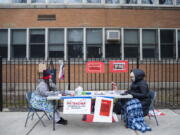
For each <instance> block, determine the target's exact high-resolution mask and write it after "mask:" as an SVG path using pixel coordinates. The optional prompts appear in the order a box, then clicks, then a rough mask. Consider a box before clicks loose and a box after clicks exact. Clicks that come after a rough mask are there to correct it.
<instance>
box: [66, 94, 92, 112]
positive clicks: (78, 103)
mask: <svg viewBox="0 0 180 135" xmlns="http://www.w3.org/2000/svg"><path fill="white" fill-rule="evenodd" d="M63 113H64V114H90V113H91V98H90V97H68V98H65V99H64V108H63Z"/></svg>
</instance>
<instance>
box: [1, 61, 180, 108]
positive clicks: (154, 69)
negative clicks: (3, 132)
mask: <svg viewBox="0 0 180 135" xmlns="http://www.w3.org/2000/svg"><path fill="white" fill-rule="evenodd" d="M116 60H120V59H95V58H94V59H87V60H86V61H84V60H83V59H80V58H79V59H77V58H76V59H74V58H71V59H69V60H67V61H63V60H62V61H63V62H64V69H65V73H64V74H65V78H64V80H59V79H58V74H59V70H60V65H59V59H56V58H54V59H49V60H43V59H32V60H25V59H13V60H7V59H3V60H2V58H1V59H0V99H1V100H0V109H2V108H9V109H16V110H20V109H23V108H26V101H25V93H26V92H27V91H34V90H35V88H36V85H37V83H38V80H39V78H41V76H42V73H41V72H39V70H40V69H39V66H40V64H41V65H46V66H47V67H48V68H52V67H53V68H54V69H55V70H56V86H57V88H58V89H60V90H64V89H70V90H74V89H75V88H76V87H78V86H79V85H80V86H82V87H83V89H84V90H97V91H98V90H111V89H112V88H111V82H116V83H117V84H118V88H119V89H123V90H127V89H128V88H129V86H130V83H131V81H130V79H129V73H130V70H131V69H134V68H140V69H143V70H144V71H145V73H146V78H145V79H146V80H147V82H148V84H149V88H150V89H153V90H155V91H156V92H157V100H156V105H157V106H160V107H171V108H172V107H173V108H178V107H179V106H180V71H179V69H180V61H179V60H175V59H163V60H161V61H159V60H157V59H146V60H143V61H140V60H139V59H125V60H127V61H128V72H121V73H112V72H110V64H109V62H110V61H116ZM88 61H100V62H103V63H104V65H105V67H104V73H87V72H86V63H87V62H88Z"/></svg>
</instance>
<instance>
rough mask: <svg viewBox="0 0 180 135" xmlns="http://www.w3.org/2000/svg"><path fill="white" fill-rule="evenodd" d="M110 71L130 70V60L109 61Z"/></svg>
mask: <svg viewBox="0 0 180 135" xmlns="http://www.w3.org/2000/svg"><path fill="white" fill-rule="evenodd" d="M109 69H110V72H128V61H126V60H118V61H110V62H109Z"/></svg>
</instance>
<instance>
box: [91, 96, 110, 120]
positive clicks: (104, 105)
mask: <svg viewBox="0 0 180 135" xmlns="http://www.w3.org/2000/svg"><path fill="white" fill-rule="evenodd" d="M112 109H113V98H112V97H96V103H95V112H94V119H93V122H109V123H111V122H112Z"/></svg>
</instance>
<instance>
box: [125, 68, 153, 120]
mask: <svg viewBox="0 0 180 135" xmlns="http://www.w3.org/2000/svg"><path fill="white" fill-rule="evenodd" d="M130 77H131V80H132V84H131V87H130V90H128V91H127V93H129V94H131V95H132V96H133V98H137V99H139V100H140V102H141V104H142V109H143V114H144V116H146V115H147V114H148V111H149V106H150V103H151V99H150V96H149V88H148V84H147V82H146V81H145V80H144V77H145V73H144V71H143V70H141V69H134V70H132V72H131V74H130Z"/></svg>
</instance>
